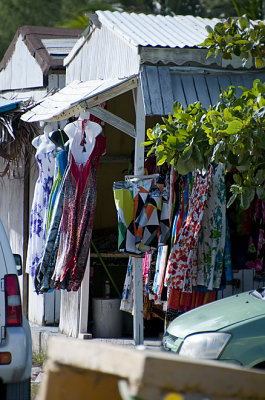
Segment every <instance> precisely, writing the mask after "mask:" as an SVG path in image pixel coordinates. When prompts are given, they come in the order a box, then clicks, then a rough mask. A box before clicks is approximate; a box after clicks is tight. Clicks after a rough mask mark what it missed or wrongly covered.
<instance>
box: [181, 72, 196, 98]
mask: <svg viewBox="0 0 265 400" xmlns="http://www.w3.org/2000/svg"><path fill="white" fill-rule="evenodd" d="M181 80H182V85H183V90H184V92H185V97H186V100H187V105H189V104H192V103H194V102H195V101H197V100H198V97H197V93H196V90H195V86H194V80H193V77H192V75H184V74H183V75H181Z"/></svg>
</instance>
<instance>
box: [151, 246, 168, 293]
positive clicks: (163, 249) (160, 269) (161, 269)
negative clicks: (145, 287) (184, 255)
mask: <svg viewBox="0 0 265 400" xmlns="http://www.w3.org/2000/svg"><path fill="white" fill-rule="evenodd" d="M167 251H168V246H159V247H158V251H157V258H156V270H155V277H154V283H153V288H152V291H153V292H154V293H155V294H156V295H157V296H159V297H160V298H161V294H162V289H163V282H164V274H165V268H166V263H167Z"/></svg>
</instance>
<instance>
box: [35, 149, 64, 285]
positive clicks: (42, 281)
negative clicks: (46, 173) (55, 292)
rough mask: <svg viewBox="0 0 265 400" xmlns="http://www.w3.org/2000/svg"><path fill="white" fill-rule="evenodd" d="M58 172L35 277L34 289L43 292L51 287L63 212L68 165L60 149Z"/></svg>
mask: <svg viewBox="0 0 265 400" xmlns="http://www.w3.org/2000/svg"><path fill="white" fill-rule="evenodd" d="M57 162H58V173H57V175H56V178H55V181H54V185H53V188H54V191H53V193H51V195H50V205H49V207H50V208H49V210H50V211H51V216H50V223H49V227H48V229H46V236H45V244H44V247H43V252H42V255H41V258H40V260H39V264H38V267H37V271H36V277H35V282H34V283H35V290H36V291H37V292H38V293H45V292H48V291H49V290H52V289H53V282H52V279H51V278H52V276H53V273H54V268H55V263H56V257H57V252H58V247H59V239H60V228H61V219H62V214H63V201H64V187H65V179H66V176H67V171H68V168H69V165H67V152H66V150H62V151H60V152H59V154H58V155H57Z"/></svg>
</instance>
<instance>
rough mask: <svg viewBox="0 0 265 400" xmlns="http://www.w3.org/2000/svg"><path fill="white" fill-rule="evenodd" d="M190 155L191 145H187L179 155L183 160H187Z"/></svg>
mask: <svg viewBox="0 0 265 400" xmlns="http://www.w3.org/2000/svg"><path fill="white" fill-rule="evenodd" d="M191 155H192V146H187V147H186V148H185V149H184V151H183V153H182V156H181V159H182V160H183V161H188V160H189V159H190V157H191Z"/></svg>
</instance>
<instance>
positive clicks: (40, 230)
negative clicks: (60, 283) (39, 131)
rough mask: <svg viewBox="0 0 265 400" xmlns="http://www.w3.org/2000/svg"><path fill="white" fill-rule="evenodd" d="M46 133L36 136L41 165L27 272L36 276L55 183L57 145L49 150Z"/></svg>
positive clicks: (34, 197) (38, 160) (33, 212)
mask: <svg viewBox="0 0 265 400" xmlns="http://www.w3.org/2000/svg"><path fill="white" fill-rule="evenodd" d="M43 136H44V135H41V136H38V137H37V138H36V146H35V147H37V151H36V155H35V158H36V161H37V164H38V167H39V177H38V180H37V182H36V185H35V190H34V195H33V201H32V208H31V214H30V226H29V242H28V251H27V261H26V272H27V273H29V274H30V275H31V276H32V277H34V276H35V272H36V268H37V266H38V263H39V259H40V257H41V253H42V248H43V245H44V240H45V231H46V221H47V213H48V206H49V197H50V193H51V189H52V185H53V176H54V164H55V146H53V145H52V143H51V144H49V145H48V146H47V149H48V151H45V149H46V147H45V145H44V144H43V143H44V142H43V140H44V141H45V139H43Z"/></svg>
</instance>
